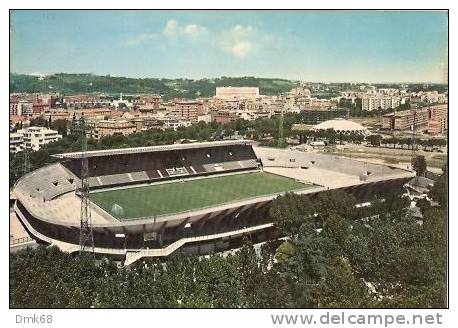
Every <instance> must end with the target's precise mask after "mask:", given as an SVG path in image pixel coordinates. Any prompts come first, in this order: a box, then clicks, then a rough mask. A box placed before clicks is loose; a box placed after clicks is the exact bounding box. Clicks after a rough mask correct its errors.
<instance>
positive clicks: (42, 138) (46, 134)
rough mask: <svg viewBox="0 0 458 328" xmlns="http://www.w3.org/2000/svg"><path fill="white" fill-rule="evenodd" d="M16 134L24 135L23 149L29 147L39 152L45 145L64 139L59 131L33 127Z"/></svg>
mask: <svg viewBox="0 0 458 328" xmlns="http://www.w3.org/2000/svg"><path fill="white" fill-rule="evenodd" d="M16 134H17V135H22V139H23V141H22V148H24V147H27V148H29V149H32V150H39V149H40V148H41V147H42V146H43V145H46V144H48V143H50V142H54V141H57V140H59V139H62V136H61V135H60V134H59V133H58V132H57V131H55V130H51V129H48V128H45V127H41V126H31V127H28V128H25V129H22V130H18V131H17V132H16ZM10 141H11V140H10ZM10 149H11V144H10Z"/></svg>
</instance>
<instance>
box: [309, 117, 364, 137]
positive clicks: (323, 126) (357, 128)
mask: <svg viewBox="0 0 458 328" xmlns="http://www.w3.org/2000/svg"><path fill="white" fill-rule="evenodd" d="M327 129H333V130H334V131H336V132H337V133H343V134H350V133H358V134H362V135H365V136H367V135H369V134H370V133H369V131H368V130H367V128H365V127H364V126H362V125H361V124H358V123H355V122H352V121H349V120H346V119H343V118H336V119H333V120H329V121H325V122H322V123H320V124H317V125H315V126H314V127H313V128H312V130H315V131H317V130H327Z"/></svg>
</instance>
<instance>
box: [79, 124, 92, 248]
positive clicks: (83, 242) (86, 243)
mask: <svg viewBox="0 0 458 328" xmlns="http://www.w3.org/2000/svg"><path fill="white" fill-rule="evenodd" d="M77 130H79V132H80V134H81V176H80V179H81V187H80V188H79V190H78V192H79V196H80V197H81V213H80V254H81V253H82V252H85V251H88V252H92V253H93V254H94V233H93V231H92V221H91V211H90V209H89V183H88V179H87V178H88V171H89V170H88V159H87V157H86V151H87V137H86V133H87V131H88V126H87V125H86V123H85V121H84V118H83V116H81V118H80V120H79V124H78V127H77Z"/></svg>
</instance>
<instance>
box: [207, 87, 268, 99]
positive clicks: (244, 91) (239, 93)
mask: <svg viewBox="0 0 458 328" xmlns="http://www.w3.org/2000/svg"><path fill="white" fill-rule="evenodd" d="M257 97H259V88H257V87H217V88H216V98H220V99H237V98H257Z"/></svg>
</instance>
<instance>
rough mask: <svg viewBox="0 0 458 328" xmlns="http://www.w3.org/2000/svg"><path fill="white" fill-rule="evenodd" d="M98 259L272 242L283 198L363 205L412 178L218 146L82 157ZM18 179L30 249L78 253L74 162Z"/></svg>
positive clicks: (364, 166) (321, 159) (246, 145)
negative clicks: (37, 245) (40, 244)
mask: <svg viewBox="0 0 458 328" xmlns="http://www.w3.org/2000/svg"><path fill="white" fill-rule="evenodd" d="M86 156H87V158H88V169H89V187H90V190H91V203H90V213H91V225H92V228H93V232H94V243H95V250H96V252H97V253H100V254H110V255H113V256H117V257H119V258H120V259H121V260H123V261H126V263H127V264H128V263H131V262H132V261H134V260H136V259H138V258H141V257H143V256H167V255H169V254H171V253H173V252H175V251H189V250H190V249H193V250H195V252H197V253H199V254H201V253H205V252H208V251H218V250H222V249H224V248H226V249H227V248H230V247H233V246H234V243H235V242H236V241H237V240H240V239H241V238H242V236H244V235H249V236H250V237H251V238H253V239H255V240H257V241H265V240H270V239H274V238H277V237H278V235H277V233H278V232H277V231H276V229H275V227H273V224H272V219H271V218H270V217H269V215H268V209H269V206H270V202H271V201H272V199H274V198H275V197H276V196H277V195H279V194H283V193H285V192H290V191H293V192H296V193H306V194H311V195H315V194H317V193H319V192H326V190H329V189H335V188H343V189H344V190H346V191H349V192H351V193H353V194H354V195H355V196H357V197H359V198H361V199H364V198H367V197H370V196H371V195H374V194H376V193H378V192H381V191H382V190H386V189H389V190H391V189H393V188H401V187H402V186H403V184H404V183H405V182H406V181H408V180H409V179H410V178H411V177H412V176H413V175H414V174H413V173H412V172H410V171H406V170H402V169H399V168H394V167H389V166H385V165H378V164H369V163H365V162H360V161H354V160H351V159H345V158H339V157H335V156H330V155H323V154H316V153H304V152H299V151H290V150H276V149H272V148H261V147H254V146H253V145H252V142H250V141H218V142H206V143H192V144H180V145H165V146H154V147H140V148H127V149H116V150H101V151H92V152H87V153H86ZM56 158H58V159H59V160H60V162H59V163H54V164H51V165H49V166H45V167H43V168H40V169H38V170H36V171H34V172H31V173H29V174H27V175H26V176H24V177H22V178H21V179H20V180H19V181H18V182H17V183H16V185H15V187H14V194H15V197H16V203H15V210H16V213H17V214H18V217H19V218H20V220H21V221H22V222H23V224H24V226H25V227H26V228H27V230H28V231H29V232H30V233H31V235H32V236H34V237H35V238H36V239H38V240H41V241H44V242H46V243H49V244H55V245H57V246H59V247H60V248H61V249H63V250H66V251H69V252H72V251H76V250H78V243H79V224H80V216H79V213H80V206H81V201H80V198H79V195H78V192H77V191H78V187H79V185H80V179H79V176H80V171H81V160H80V158H81V153H66V154H59V155H56Z"/></svg>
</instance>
